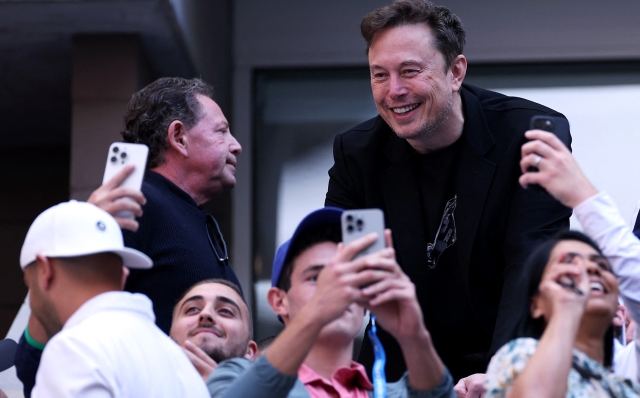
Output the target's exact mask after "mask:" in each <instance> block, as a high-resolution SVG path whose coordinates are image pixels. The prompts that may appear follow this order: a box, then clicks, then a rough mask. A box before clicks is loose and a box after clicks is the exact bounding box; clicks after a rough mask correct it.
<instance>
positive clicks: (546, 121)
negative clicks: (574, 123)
mask: <svg viewBox="0 0 640 398" xmlns="http://www.w3.org/2000/svg"><path fill="white" fill-rule="evenodd" d="M529 130H543V131H548V132H550V133H553V134H555V135H556V137H558V138H559V139H560V141H562V143H563V144H564V145H565V146H566V147H567V148H569V145H571V135H570V134H569V121H568V120H567V119H565V118H563V117H559V116H546V115H535V116H533V117H532V118H531V120H530V121H529ZM527 171H529V172H534V173H537V172H538V171H539V170H538V168H537V167H535V166H529V168H528V169H527ZM528 188H529V189H533V190H535V191H544V190H545V189H544V188H542V187H541V186H540V185H538V184H530V185H529V186H528Z"/></svg>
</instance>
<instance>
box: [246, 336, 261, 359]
mask: <svg viewBox="0 0 640 398" xmlns="http://www.w3.org/2000/svg"><path fill="white" fill-rule="evenodd" d="M257 353H258V344H256V342H255V341H253V340H249V342H248V343H247V352H246V353H245V354H244V357H245V358H247V359H248V360H250V361H253V360H254V359H256V354H257Z"/></svg>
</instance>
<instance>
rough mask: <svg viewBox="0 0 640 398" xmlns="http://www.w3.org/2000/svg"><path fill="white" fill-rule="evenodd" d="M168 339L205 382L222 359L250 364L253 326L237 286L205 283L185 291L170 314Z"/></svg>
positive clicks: (221, 281) (220, 281) (217, 281)
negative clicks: (186, 357)
mask: <svg viewBox="0 0 640 398" xmlns="http://www.w3.org/2000/svg"><path fill="white" fill-rule="evenodd" d="M169 335H170V336H171V338H172V339H173V340H174V341H175V342H176V343H178V344H179V345H180V346H181V347H182V348H183V349H184V351H185V352H186V353H187V356H188V357H189V359H190V360H191V363H193V365H194V366H195V367H196V369H197V370H198V372H199V373H200V375H201V376H202V378H203V379H204V380H205V381H206V380H207V379H208V378H209V376H210V375H211V372H213V371H214V369H215V368H216V367H217V366H218V363H220V362H222V361H224V360H225V359H231V358H247V359H249V360H253V359H254V358H255V356H256V353H257V350H258V347H257V345H256V343H255V342H254V341H253V340H251V338H252V336H253V322H252V319H251V313H250V312H249V307H248V306H247V303H246V302H245V300H244V297H243V295H242V293H241V291H240V289H239V288H238V286H236V285H234V284H233V283H231V282H229V281H227V280H225V279H206V280H203V281H202V282H198V283H196V284H195V285H193V286H192V287H191V288H189V290H187V291H186V292H185V293H184V294H183V295H182V297H181V298H180V300H178V304H176V306H175V308H174V310H173V321H172V322H171V330H170V333H169Z"/></svg>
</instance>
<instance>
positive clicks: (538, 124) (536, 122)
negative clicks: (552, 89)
mask: <svg viewBox="0 0 640 398" xmlns="http://www.w3.org/2000/svg"><path fill="white" fill-rule="evenodd" d="M529 129H530V130H544V131H548V132H550V133H553V134H555V135H556V137H558V138H559V139H560V141H562V143H563V144H564V145H565V146H566V147H567V148H568V147H569V145H571V141H570V140H571V138H570V134H569V121H568V120H567V119H565V118H563V117H558V116H546V115H536V116H533V117H532V118H531V121H530V122H529Z"/></svg>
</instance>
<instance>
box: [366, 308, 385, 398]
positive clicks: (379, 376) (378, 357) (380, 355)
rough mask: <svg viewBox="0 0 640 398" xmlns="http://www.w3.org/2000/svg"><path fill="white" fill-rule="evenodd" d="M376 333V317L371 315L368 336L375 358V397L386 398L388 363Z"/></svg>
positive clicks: (373, 371) (373, 372)
mask: <svg viewBox="0 0 640 398" xmlns="http://www.w3.org/2000/svg"><path fill="white" fill-rule="evenodd" d="M376 331H377V329H376V317H375V315H371V329H369V331H368V332H367V335H368V336H369V339H370V340H371V344H372V345H373V355H374V356H375V360H374V361H373V370H372V372H371V373H372V375H373V397H374V398H386V397H387V377H386V376H385V374H384V365H385V364H386V363H387V355H386V354H385V353H384V347H383V346H382V343H381V342H380V339H379V338H378V336H377V335H376Z"/></svg>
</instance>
